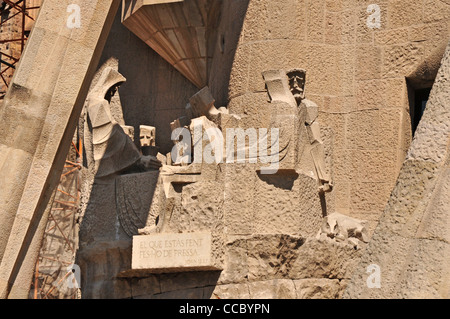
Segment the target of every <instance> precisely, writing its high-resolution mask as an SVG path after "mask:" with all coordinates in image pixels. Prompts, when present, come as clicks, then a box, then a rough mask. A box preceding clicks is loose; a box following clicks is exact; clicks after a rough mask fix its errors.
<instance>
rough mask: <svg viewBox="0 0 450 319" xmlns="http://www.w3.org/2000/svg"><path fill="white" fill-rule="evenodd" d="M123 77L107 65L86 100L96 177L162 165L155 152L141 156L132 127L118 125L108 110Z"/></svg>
mask: <svg viewBox="0 0 450 319" xmlns="http://www.w3.org/2000/svg"><path fill="white" fill-rule="evenodd" d="M125 81H126V79H125V78H124V77H123V76H122V75H121V74H120V73H119V72H118V71H117V70H115V69H114V68H112V67H107V68H105V69H104V70H103V72H102V74H101V75H100V79H99V81H98V83H97V85H96V86H95V87H94V88H93V89H92V91H91V92H90V93H89V95H88V98H87V100H86V110H87V114H88V116H89V119H90V122H91V125H92V143H93V150H94V160H95V165H96V177H105V176H109V175H113V174H118V173H121V172H145V171H149V170H154V169H159V167H161V162H160V161H159V160H158V159H157V158H156V157H155V156H142V154H141V153H140V151H139V149H138V148H137V147H136V145H135V144H134V143H133V139H132V138H131V137H132V136H133V137H134V129H132V127H130V126H123V127H122V126H120V125H119V124H118V122H117V121H116V120H115V119H114V117H113V116H112V114H111V109H110V103H111V99H112V97H113V96H114V95H115V93H116V92H117V89H118V88H119V86H120V85H121V84H122V83H124V82H125ZM124 128H125V130H124Z"/></svg>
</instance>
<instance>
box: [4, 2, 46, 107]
mask: <svg viewBox="0 0 450 319" xmlns="http://www.w3.org/2000/svg"><path fill="white" fill-rule="evenodd" d="M41 2H42V0H16V1H12V0H1V1H0V15H1V17H0V30H1V38H0V67H1V68H0V78H1V82H0V84H1V86H0V99H2V98H3V97H4V96H5V94H6V91H7V89H8V87H9V83H10V81H11V77H12V74H13V73H14V70H15V68H16V64H17V62H19V60H20V57H21V55H22V53H23V50H24V48H25V44H26V41H27V39H28V36H29V33H30V31H31V28H32V26H33V24H34V21H35V20H36V17H37V13H38V11H39V8H40V3H41ZM8 26H12V27H11V28H9V30H8V31H6V32H5V29H6V28H7V27H8ZM5 37H6V39H5ZM12 46H14V49H13V48H12Z"/></svg>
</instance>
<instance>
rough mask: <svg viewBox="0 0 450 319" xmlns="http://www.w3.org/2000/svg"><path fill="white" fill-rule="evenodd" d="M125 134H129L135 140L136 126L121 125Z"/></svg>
mask: <svg viewBox="0 0 450 319" xmlns="http://www.w3.org/2000/svg"><path fill="white" fill-rule="evenodd" d="M121 127H122V129H123V131H124V132H125V134H127V135H128V136H129V137H130V139H131V140H132V141H133V142H134V127H133V126H129V125H121Z"/></svg>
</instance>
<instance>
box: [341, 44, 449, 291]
mask: <svg viewBox="0 0 450 319" xmlns="http://www.w3.org/2000/svg"><path fill="white" fill-rule="evenodd" d="M449 70H450V45H449V46H447V50H446V53H445V55H444V59H443V60H442V65H441V68H440V70H439V73H438V75H437V77H436V81H435V83H434V85H433V89H432V91H431V95H430V99H429V102H428V103H427V107H426V110H425V114H424V115H423V118H422V120H421V122H420V124H419V128H418V129H417V131H416V136H415V139H414V141H413V143H412V145H411V148H410V149H409V151H408V154H407V157H406V161H405V162H404V164H403V167H402V169H401V171H400V176H399V179H398V181H397V185H396V186H395V188H394V191H393V192H392V195H391V197H390V199H389V202H388V205H387V206H386V209H385V212H384V215H383V216H382V218H381V220H380V222H379V224H378V227H377V229H376V230H375V233H374V235H373V238H372V240H371V242H370V243H369V245H368V247H367V250H366V252H365V253H364V254H363V256H362V258H361V262H360V263H359V264H358V266H357V268H356V270H355V274H354V276H353V277H352V280H351V282H350V284H349V286H348V288H347V290H346V291H345V294H344V297H346V298H448V297H449V285H448V280H447V278H448V276H449V260H450V259H449V242H448V225H449V220H450V219H449V214H448V207H449V200H448V198H449V196H448V195H449V190H448V183H449V178H450V175H449V153H448V141H449V139H450V130H449V125H448V120H449V119H448V111H447V106H448V101H449V99H450V90H449V88H450V86H449V74H450V73H449V72H450V71H449ZM437 130H439V134H438V133H437ZM369 265H377V266H378V267H379V269H380V274H379V276H380V278H379V280H380V286H379V287H378V288H377V289H370V287H369V285H368V284H366V282H365V280H366V279H367V277H368V275H367V273H366V272H365V271H366V269H367V267H368V266H369ZM367 280H368V279H367Z"/></svg>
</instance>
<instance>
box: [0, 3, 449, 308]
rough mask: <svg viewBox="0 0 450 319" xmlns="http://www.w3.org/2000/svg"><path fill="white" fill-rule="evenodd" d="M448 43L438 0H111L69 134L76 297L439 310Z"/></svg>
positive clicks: (444, 265)
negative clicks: (406, 301) (333, 302)
mask: <svg viewBox="0 0 450 319" xmlns="http://www.w3.org/2000/svg"><path fill="white" fill-rule="evenodd" d="M92 10H93V12H95V10H94V9H92ZM42 21H43V22H42V23H44V22H45V21H44V20H42ZM449 30H450V4H448V3H446V2H445V1H441V0H421V1H410V0H402V1H397V0H380V1H378V2H376V3H374V1H363V0H338V1H328V0H317V1H312V0H282V1H271V0H242V1H241V0H239V1H234V0H232V1H218V0H208V1H207V0H184V1H172V0H164V1H158V4H155V3H147V2H146V1H138V0H124V1H122V6H121V9H119V10H118V11H117V14H115V20H114V21H113V23H112V27H111V31H110V33H109V36H108V37H107V38H106V36H105V37H104V38H103V39H104V40H105V41H106V44H105V47H104V50H103V53H102V55H101V57H100V56H99V63H98V67H97V72H96V75H95V76H93V80H92V82H91V83H90V90H89V92H88V94H86V97H85V98H86V102H85V107H84V109H83V111H81V116H80V117H79V120H78V129H77V134H78V135H79V137H80V138H82V140H83V141H84V144H83V145H84V147H83V149H84V153H83V169H82V171H81V174H82V183H83V185H82V189H81V205H80V208H79V214H80V215H79V219H78V224H79V234H78V235H79V241H78V243H79V247H78V250H77V256H76V260H75V263H76V264H77V265H79V266H80V270H81V296H82V298H87V299H90V298H136V299H145V298H149V299H161V298H164V299H165V298H195V299H197V298H220V299H227V298H283V299H284V298H292V299H311V298H329V299H338V298H343V297H346V298H361V297H362V298H364V297H373V298H392V297H406V298H414V297H421V298H422V297H432V298H435V297H439V298H448V297H449V293H448V284H447V283H446V282H444V281H443V280H441V278H447V277H448V269H449V267H450V265H448V260H449V259H448V258H446V256H447V255H448V254H447V253H448V247H447V246H448V238H447V237H448V236H447V235H446V234H447V233H448V230H447V229H448V227H449V225H448V208H449V203H448V200H447V198H448V196H446V195H447V193H448V189H447V188H448V187H447V184H448V183H447V182H448V178H447V177H448V176H447V175H448V174H447V170H448V169H446V167H447V166H448V165H447V164H448V159H447V157H448V156H447V145H448V139H449V136H450V135H449V133H450V132H449V131H448V127H449V125H450V120H449V119H448V118H447V115H448V104H449V102H450V97H449V94H448V88H449V85H448V81H449V78H450V75H449V70H450V66H449V65H448V52H449V51H448V48H447V44H448V41H449V35H450V31H449ZM193 43H194V44H196V46H195V48H194V47H193ZM446 48H447V51H446ZM443 57H444V59H443ZM26 67H27V65H25V66H24V68H26ZM438 70H439V72H438ZM197 72H198V73H197ZM108 74H113V75H114V76H112V78H114V79H115V80H112V81H109V82H108V81H106V82H107V83H108V84H107V85H104V83H106V82H105V78H108ZM102 83H103V84H102ZM119 83H120V86H119V85H116V84H119ZM432 86H433V89H432V90H431V93H430V98H429V101H428V104H427V107H426V109H425V112H424V115H423V117H422V119H421V121H420V123H419V125H418V127H417V130H416V128H415V125H414V121H415V120H416V117H415V116H416V115H417V112H418V111H417V110H416V106H417V105H418V103H419V102H421V101H419V96H418V95H417V93H418V92H419V91H420V90H428V89H431V87H432ZM99 88H100V89H99ZM86 89H87V88H86ZM112 89H113V90H112ZM116 89H117V90H116ZM111 90H112V91H111ZM99 92H100V93H99ZM111 92H113V93H114V94H112V93H111ZM415 112H416V113H415ZM77 118H78V117H77ZM71 120H72V121H73V122H74V123H75V124H76V119H71ZM252 130H254V132H256V135H255V139H254V140H252V135H251V133H252V132H253V131H252ZM413 136H414V140H413ZM0 137H1V136H0ZM222 139H223V140H222ZM228 140H229V141H231V142H233V143H232V147H231V148H230V147H228V146H229V145H228V144H226V143H222V144H223V147H222V144H221V143H220V142H221V141H222V142H224V141H228ZM239 141H244V142H243V143H244V144H243V146H242V145H241V144H239ZM252 141H253V142H254V143H253V144H252ZM261 141H262V142H264V143H263V144H265V145H266V146H267V151H268V153H269V154H267V153H266V154H263V155H262V153H261V152H255V153H253V150H254V149H253V146H256V145H258V146H259V147H261V145H262V144H261ZM234 142H236V143H237V144H238V145H235V143H234ZM217 145H219V146H217ZM241 146H242V147H241ZM199 148H201V152H197V150H198V149H199ZM257 149H258V151H260V150H261V149H260V148H257ZM174 150H175V151H174ZM208 152H209V153H208ZM205 154H206V155H208V154H209V155H211V156H210V157H209V158H208V157H207V156H206V155H205ZM239 154H244V157H245V161H244V162H243V163H240V162H238V161H228V159H229V157H228V156H231V157H232V158H233V159H235V158H236V157H239ZM210 158H212V159H213V160H211V161H210V160H208V159H210ZM0 159H1V158H0ZM187 159H191V160H192V161H193V163H191V162H190V161H187ZM405 159H406V160H405ZM0 164H2V162H0ZM269 164H270V167H272V166H274V167H276V169H275V170H270V169H268V166H269ZM2 165H4V164H2ZM1 167H2V166H0V168H1ZM446 174H447V175H446ZM0 199H1V197H0ZM0 205H1V203H0ZM0 207H2V206H0ZM446 236H447V237H446ZM0 239H1V240H3V238H0ZM0 247H1V246H0ZM152 258H153V259H152ZM392 260H396V261H398V262H396V263H395V266H394V265H392ZM3 263H4V261H2V266H3ZM372 266H373V267H375V268H373V269H378V270H380V271H381V277H380V278H381V279H380V280H381V288H373V287H372V289H371V287H369V283H368V281H366V279H367V280H368V276H369V274H368V272H367V270H368V267H369V268H370V267H372ZM377 267H378V268H377ZM1 269H2V268H1V267H0V270H1ZM370 269H372V268H370ZM427 269H432V271H427ZM417 273H419V275H418V277H415V274H417ZM0 274H1V272H0ZM375 274H376V272H375ZM370 278H372V277H370ZM375 279H376V278H375ZM374 282H375V285H376V284H377V281H376V280H375V281H374ZM411 287H412V288H414V289H412V290H408V288H411Z"/></svg>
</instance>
